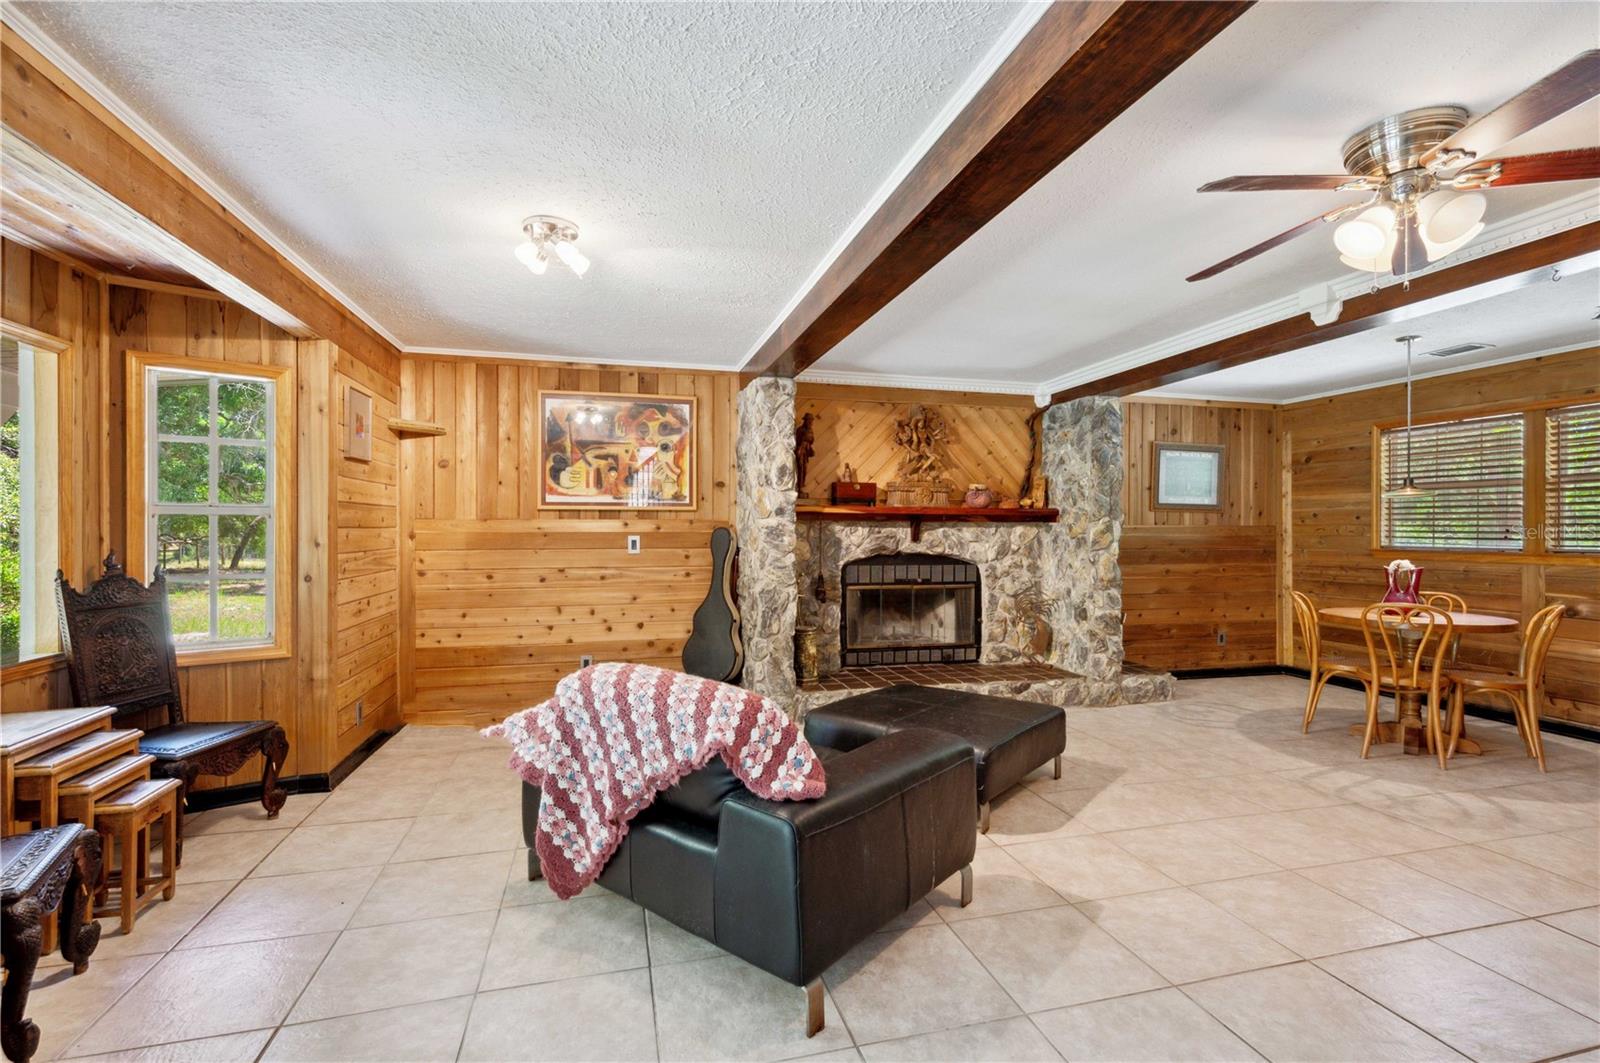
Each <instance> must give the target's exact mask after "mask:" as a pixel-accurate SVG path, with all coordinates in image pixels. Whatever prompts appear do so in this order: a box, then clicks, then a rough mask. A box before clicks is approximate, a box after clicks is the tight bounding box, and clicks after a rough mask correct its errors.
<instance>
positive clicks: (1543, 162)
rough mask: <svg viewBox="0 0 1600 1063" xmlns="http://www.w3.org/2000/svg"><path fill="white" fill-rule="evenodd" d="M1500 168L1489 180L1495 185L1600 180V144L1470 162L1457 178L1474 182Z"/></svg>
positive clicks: (1492, 186)
mask: <svg viewBox="0 0 1600 1063" xmlns="http://www.w3.org/2000/svg"><path fill="white" fill-rule="evenodd" d="M1496 167H1498V168H1499V171H1500V172H1499V174H1498V176H1496V177H1495V178H1494V180H1493V181H1491V182H1490V183H1489V187H1491V188H1499V187H1501V186H1502V185H1540V184H1547V183H1549V182H1551V181H1597V180H1600V148H1576V149H1574V150H1572V151H1546V152H1543V153H1542V154H1539V155H1513V156H1511V157H1509V158H1505V159H1491V160H1490V161H1489V162H1484V163H1478V164H1476V165H1474V166H1468V167H1467V168H1466V169H1465V170H1462V171H1461V172H1460V173H1458V174H1456V176H1455V178H1454V180H1456V181H1461V180H1462V179H1465V182H1466V183H1467V184H1469V185H1470V184H1471V183H1472V182H1473V179H1474V178H1476V177H1478V176H1479V175H1480V174H1481V175H1483V176H1484V177H1487V176H1488V175H1489V174H1491V173H1493V172H1494V170H1495V168H1496Z"/></svg>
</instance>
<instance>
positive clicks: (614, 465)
mask: <svg viewBox="0 0 1600 1063" xmlns="http://www.w3.org/2000/svg"><path fill="white" fill-rule="evenodd" d="M539 422H540V424H541V425H542V426H543V430H542V431H541V432H540V433H539V470H540V477H539V506H540V508H542V509H694V508H695V504H696V502H695V459H696V455H695V427H696V426H695V400H694V397H693V396H692V395H683V396H678V395H621V394H610V393H602V392H575V391H541V392H540V393H539Z"/></svg>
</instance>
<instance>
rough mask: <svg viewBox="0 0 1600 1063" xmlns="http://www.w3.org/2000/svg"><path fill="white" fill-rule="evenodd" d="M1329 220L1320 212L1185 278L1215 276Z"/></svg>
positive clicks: (1192, 279) (1198, 279) (1201, 279)
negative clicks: (1308, 219)
mask: <svg viewBox="0 0 1600 1063" xmlns="http://www.w3.org/2000/svg"><path fill="white" fill-rule="evenodd" d="M1327 220H1328V215H1326V214H1318V215H1317V216H1316V217H1314V218H1312V219H1311V220H1310V221H1303V222H1301V223H1300V224H1299V225H1296V226H1295V227H1294V228H1293V229H1289V230H1287V231H1285V232H1281V233H1279V234H1278V235H1277V236H1274V237H1272V239H1270V240H1263V241H1261V242H1260V243H1259V244H1257V245H1256V246H1254V247H1252V248H1250V249H1248V250H1245V251H1240V252H1239V253H1238V254H1237V255H1234V256H1233V257H1232V258H1225V259H1223V260H1222V261H1221V262H1218V263H1217V264H1216V265H1215V266H1211V267H1210V268H1208V269H1203V270H1201V271H1200V272H1199V273H1196V274H1195V275H1194V276H1192V277H1188V278H1185V279H1186V280H1190V281H1203V280H1205V279H1206V278H1208V277H1215V276H1216V275H1217V274H1219V273H1221V272H1222V271H1223V270H1228V269H1232V268H1233V267H1234V266H1237V265H1238V264H1239V263H1241V262H1248V261H1249V260H1250V259H1252V258H1255V257H1256V256H1257V255H1259V254H1261V253H1262V252H1264V251H1271V250H1272V249H1273V248H1274V247H1277V246H1279V245H1280V244H1286V243H1288V242H1289V241H1290V240H1293V239H1294V238H1295V237H1297V236H1304V235H1305V234H1306V233H1308V232H1310V231H1311V230H1312V229H1315V228H1317V227H1318V226H1320V225H1322V224H1324V223H1326V222H1327Z"/></svg>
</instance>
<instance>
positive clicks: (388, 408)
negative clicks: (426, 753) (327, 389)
mask: <svg viewBox="0 0 1600 1063" xmlns="http://www.w3.org/2000/svg"><path fill="white" fill-rule="evenodd" d="M397 368H398V367H397ZM334 385H335V387H336V389H337V391H338V394H337V395H336V396H335V400H336V401H337V403H338V409H339V419H338V423H337V424H336V425H335V426H334V445H333V452H334V457H333V465H334V525H335V539H334V556H335V558H336V560H335V586H334V632H333V637H334V665H335V670H336V672H335V674H336V681H337V683H336V686H335V689H334V707H335V709H336V713H337V714H336V716H335V719H334V736H335V744H336V747H337V752H338V756H339V757H340V758H343V757H345V756H348V755H349V754H350V752H351V751H352V750H354V749H355V748H356V747H357V746H359V745H360V744H361V743H362V742H364V741H366V739H367V738H368V737H370V736H371V734H372V733H373V732H374V731H375V730H377V729H379V728H380V727H382V728H392V727H394V726H396V725H397V724H398V722H399V719H400V711H399V673H398V669H397V661H398V656H399V648H400V538H399V528H400V469H399V461H400V447H399V441H398V440H397V439H396V437H395V435H394V433H393V432H392V431H391V430H390V428H389V422H390V421H391V420H392V419H393V418H394V417H395V416H397V411H398V409H399V402H400V379H399V376H398V373H396V375H395V376H394V377H392V378H391V377H389V376H387V375H385V374H383V373H380V372H378V371H377V370H374V369H372V368H369V367H368V366H367V365H366V364H365V363H363V362H361V361H360V360H358V359H356V358H352V357H350V356H349V355H348V354H346V353H345V352H343V351H340V352H339V355H338V361H337V373H336V375H335V377H334ZM351 388H357V389H359V390H361V391H362V392H365V393H366V394H368V395H370V396H372V460H371V461H370V462H366V461H356V460H354V459H352V458H350V457H348V456H346V455H345V453H344V444H345V440H346V438H347V432H348V427H349V416H350V415H349V410H348V402H349V396H350V389H351ZM358 706H359V707H360V711H359V712H358V711H357V710H358Z"/></svg>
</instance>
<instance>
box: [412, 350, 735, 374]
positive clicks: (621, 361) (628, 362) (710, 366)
mask: <svg viewBox="0 0 1600 1063" xmlns="http://www.w3.org/2000/svg"><path fill="white" fill-rule="evenodd" d="M400 353H401V354H403V355H406V356H408V357H417V358H477V359H481V360H484V361H500V362H544V363H547V364H551V365H585V366H600V367H601V368H606V367H616V368H618V369H649V370H653V371H655V372H661V373H737V372H738V371H739V369H738V367H737V366H733V365H717V364H715V363H713V362H660V361H654V362H647V361H640V360H638V359H633V358H575V357H573V356H571V355H560V354H532V353H529V352H528V351H490V350H477V349H473V348H467V347H413V346H406V347H401V348H400Z"/></svg>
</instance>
